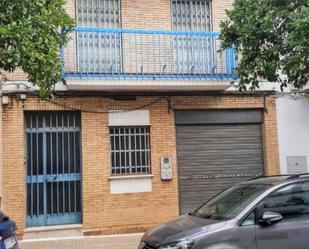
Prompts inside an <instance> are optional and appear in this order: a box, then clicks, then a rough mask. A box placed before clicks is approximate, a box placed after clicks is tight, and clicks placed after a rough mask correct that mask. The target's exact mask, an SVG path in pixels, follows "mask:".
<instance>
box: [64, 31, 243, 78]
mask: <svg viewBox="0 0 309 249" xmlns="http://www.w3.org/2000/svg"><path fill="white" fill-rule="evenodd" d="M218 37H219V33H217V32H178V31H149V30H125V29H103V28H81V27H76V28H74V30H73V32H72V33H71V39H70V42H69V43H68V44H67V46H66V47H64V48H62V59H63V75H64V78H65V79H69V80H70V79H77V80H78V79H143V80H157V79H158V80H170V79H172V80H192V79H193V80H221V81H222V80H232V79H235V76H234V74H233V72H234V68H235V67H236V65H237V56H236V53H235V51H234V49H232V48H230V49H226V50H224V51H219V49H220V40H219V39H218Z"/></svg>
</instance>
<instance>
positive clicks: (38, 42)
mask: <svg viewBox="0 0 309 249" xmlns="http://www.w3.org/2000/svg"><path fill="white" fill-rule="evenodd" d="M65 2H66V1H65V0H18V1H16V0H1V1H0V70H2V71H7V72H13V71H14V70H16V69H17V68H21V69H22V70H23V71H24V72H25V73H27V75H28V80H29V81H30V82H31V83H33V84H34V85H38V86H39V87H40V96H41V97H43V98H48V97H50V96H51V89H52V87H53V86H54V84H55V83H56V82H58V81H59V80H61V58H60V53H59V52H60V47H61V46H62V45H64V44H65V43H66V42H67V39H68V38H67V37H68V36H67V34H68V32H69V30H70V27H72V26H73V24H74V22H73V20H72V19H71V18H70V17H69V15H68V14H67V13H66V11H65V9H64V6H65ZM63 27H67V29H62V28H63Z"/></svg>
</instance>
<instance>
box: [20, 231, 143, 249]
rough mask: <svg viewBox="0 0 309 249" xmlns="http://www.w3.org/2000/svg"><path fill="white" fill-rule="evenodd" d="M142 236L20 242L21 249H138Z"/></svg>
mask: <svg viewBox="0 0 309 249" xmlns="http://www.w3.org/2000/svg"><path fill="white" fill-rule="evenodd" d="M141 237H142V234H127V235H111V236H95V237H81V238H63V239H46V240H43V239H42V240H27V241H20V242H19V243H20V247H21V249H137V247H138V245H139V242H140V239H141Z"/></svg>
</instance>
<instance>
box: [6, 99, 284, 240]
mask: <svg viewBox="0 0 309 249" xmlns="http://www.w3.org/2000/svg"><path fill="white" fill-rule="evenodd" d="M156 99H158V97H138V98H137V100H136V101H114V100H112V99H110V98H104V97H83V98H82V97H79V98H75V97H68V98H67V100H66V101H64V103H65V104H66V105H69V106H73V107H74V108H82V109H87V110H94V111H100V112H104V113H101V114H92V113H86V112H82V114H81V116H82V158H83V219H84V220H83V229H84V233H85V234H86V235H96V234H111V233H127V232H139V231H144V230H146V229H148V228H150V227H152V226H153V225H155V224H157V223H161V222H163V221H167V220H170V219H172V218H175V217H176V216H177V215H178V214H179V207H178V188H177V164H176V163H177V162H176V137H175V125H174V114H173V111H170V112H168V104H167V101H166V100H165V99H162V100H160V101H159V102H157V103H155V104H153V105H151V106H150V107H149V111H150V121H151V151H152V152H151V156H152V161H151V162H152V175H153V178H152V192H150V193H134V194H133V193H132V194H117V195H112V194H110V193H111V191H110V178H109V172H110V171H109V167H110V159H109V156H110V145H109V128H108V114H107V112H108V111H109V110H117V109H120V110H123V109H132V108H136V107H138V106H141V105H145V104H149V103H151V102H153V101H154V100H156ZM265 104H266V107H267V112H265V116H264V127H263V130H264V136H265V137H264V148H265V169H266V172H267V173H268V174H278V173H279V167H278V165H279V157H278V148H277V147H278V145H277V132H276V109H275V100H274V98H273V97H267V98H266V102H265ZM171 107H172V108H174V109H217V108H220V109H222V108H238V109H239V108H263V107H264V98H263V97H244V96H229V97H228V96H203V97H172V98H171ZM62 109H64V108H62V107H60V106H59V105H54V104H50V103H46V102H43V101H40V100H38V99H36V98H28V99H27V100H26V102H25V103H22V102H18V101H16V100H13V102H12V104H11V105H10V106H8V107H6V108H5V110H4V115H3V125H4V127H3V134H4V145H5V146H4V156H3V161H4V165H5V171H4V198H3V204H4V210H5V211H6V212H7V213H8V215H10V216H11V217H12V218H13V219H14V220H16V221H17V224H18V227H19V230H18V233H19V235H20V236H22V234H23V231H24V229H25V212H26V211H25V204H26V203H25V197H26V193H25V166H24V165H25V164H24V163H25V158H24V156H25V148H24V111H27V110H46V111H51V110H62ZM166 156H170V157H172V160H173V180H172V181H169V182H163V181H161V179H160V158H161V157H166ZM12 190H14V191H12ZM158 210H160V211H159V212H158Z"/></svg>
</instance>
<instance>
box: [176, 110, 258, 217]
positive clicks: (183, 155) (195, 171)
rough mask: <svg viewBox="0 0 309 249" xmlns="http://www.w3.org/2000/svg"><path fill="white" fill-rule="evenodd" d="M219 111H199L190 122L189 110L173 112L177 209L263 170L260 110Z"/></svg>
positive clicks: (185, 209)
mask: <svg viewBox="0 0 309 249" xmlns="http://www.w3.org/2000/svg"><path fill="white" fill-rule="evenodd" d="M188 114H189V115H190V116H187V117H186V115H188ZM195 114H196V113H195ZM223 114H224V112H220V111H218V112H200V114H199V115H201V116H200V117H199V118H196V120H199V121H198V122H200V123H199V124H194V123H196V120H194V118H192V113H191V114H190V113H188V112H178V113H176V132H177V157H178V175H179V191H180V210H181V213H187V212H190V211H193V210H194V209H195V208H197V207H198V206H199V205H201V204H202V203H203V202H205V201H206V200H207V199H209V198H211V197H212V196H214V195H215V194H217V193H218V192H220V191H222V190H224V189H225V188H227V187H229V186H231V185H233V184H235V183H238V182H241V181H243V180H245V179H248V178H252V177H256V176H260V175H262V174H264V167H263V146H262V129H261V121H262V116H261V112H260V111H256V114H258V116H256V115H255V114H254V113H251V112H249V113H247V114H248V115H246V113H241V114H239V111H237V112H234V114H233V112H229V114H227V115H223ZM228 115H230V117H228ZM233 115H234V117H233ZM250 115H252V116H251V118H249V119H248V117H249V116H250ZM193 116H194V115H193ZM241 116H242V117H241ZM222 117H224V118H223V119H222ZM203 119H204V121H203ZM181 120H182V121H181ZM190 120H191V121H190ZM201 120H202V121H201ZM201 122H202V123H201ZM220 122H221V123H220ZM242 122H247V123H242Z"/></svg>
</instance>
